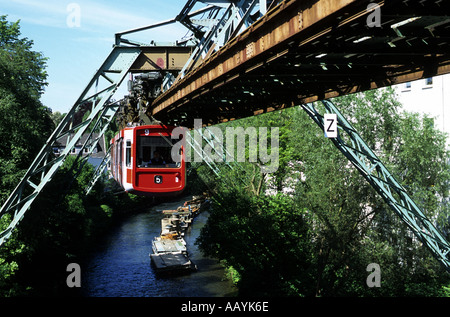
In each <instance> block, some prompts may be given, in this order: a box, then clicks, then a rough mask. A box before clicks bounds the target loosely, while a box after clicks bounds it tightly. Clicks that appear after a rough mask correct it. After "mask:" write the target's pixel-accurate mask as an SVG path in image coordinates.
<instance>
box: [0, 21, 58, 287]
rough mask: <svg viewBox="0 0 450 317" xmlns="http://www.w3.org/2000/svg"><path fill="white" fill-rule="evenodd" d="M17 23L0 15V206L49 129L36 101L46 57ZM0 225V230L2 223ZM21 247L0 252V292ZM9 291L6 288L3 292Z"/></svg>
mask: <svg viewBox="0 0 450 317" xmlns="http://www.w3.org/2000/svg"><path fill="white" fill-rule="evenodd" d="M20 36H21V33H20V25H19V21H17V22H15V23H10V22H8V21H7V19H6V16H0V112H1V113H2V115H1V116H0V138H1V140H2V146H1V147H0V166H1V168H0V179H1V182H0V204H3V203H4V201H5V200H6V199H7V197H8V196H9V194H10V193H11V191H12V190H13V188H14V187H15V186H16V185H17V183H18V182H19V180H20V178H21V176H22V175H23V173H24V172H25V170H26V169H27V168H28V166H29V164H30V163H31V161H32V160H33V159H34V156H35V155H36V153H37V152H38V151H39V150H40V148H41V146H42V144H43V143H44V142H45V140H46V139H47V138H48V136H49V134H50V133H51V131H52V130H53V125H52V122H51V120H50V117H49V113H50V111H49V109H48V108H47V107H44V106H43V105H42V103H41V102H40V101H39V98H40V95H41V93H42V92H43V90H44V87H45V86H46V84H47V83H46V78H47V74H46V72H45V66H46V58H44V57H43V55H42V54H41V53H39V52H35V51H33V50H32V45H33V41H31V40H28V39H27V38H21V37H20ZM7 217H9V215H6V216H5V218H2V219H1V220H0V225H1V224H4V223H5V220H6V218H7ZM24 249H25V247H24V245H23V244H22V243H21V242H19V241H17V240H15V239H11V240H10V241H8V242H7V243H6V244H5V245H4V246H3V247H2V249H1V250H0V271H2V272H3V273H4V274H0V287H1V286H6V289H7V291H5V293H3V292H2V291H1V290H0V294H2V295H6V296H11V295H14V294H16V293H17V292H19V291H18V290H17V287H15V286H12V285H16V286H17V284H13V282H12V281H13V280H14V275H15V273H16V271H17V270H18V267H19V264H18V261H17V260H16V257H18V256H20V255H21V254H23V253H24V252H25V251H24ZM7 286H9V288H8V287H7Z"/></svg>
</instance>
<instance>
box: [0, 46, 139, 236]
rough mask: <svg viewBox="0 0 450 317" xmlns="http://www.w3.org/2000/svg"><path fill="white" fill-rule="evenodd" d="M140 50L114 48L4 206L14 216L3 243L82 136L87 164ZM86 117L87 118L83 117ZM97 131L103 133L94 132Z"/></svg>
mask: <svg viewBox="0 0 450 317" xmlns="http://www.w3.org/2000/svg"><path fill="white" fill-rule="evenodd" d="M140 52H141V50H140V49H139V48H130V47H127V48H123V47H115V48H113V50H112V52H111V53H110V55H109V56H108V57H107V58H106V60H105V62H104V63H103V64H102V66H101V67H100V68H99V70H98V71H97V72H96V73H95V75H94V76H93V78H92V79H91V81H90V82H89V84H88V85H87V87H86V88H85V90H84V91H83V93H82V94H81V96H80V97H79V98H78V100H77V101H76V102H75V104H74V105H73V107H72V108H71V110H70V112H69V113H68V114H67V115H66V117H65V118H64V119H63V120H62V121H61V122H60V124H59V125H58V127H57V128H56V130H55V131H54V132H53V134H52V135H51V136H50V138H49V139H48V140H47V142H46V143H45V145H44V146H43V147H42V149H41V151H40V152H39V154H38V155H37V156H36V158H35V159H34V161H33V163H32V164H31V166H30V167H29V169H28V171H27V172H26V173H25V175H24V176H23V178H22V180H21V181H20V183H19V184H18V185H17V187H16V188H15V190H14V191H13V192H12V194H11V195H10V196H9V198H8V200H7V201H6V202H5V203H4V205H3V206H2V208H1V209H0V217H3V216H4V215H6V214H9V215H11V217H10V218H9V225H8V226H7V228H6V229H5V230H3V231H2V232H1V233H0V245H1V244H2V243H3V242H4V241H5V239H7V238H8V237H9V236H10V235H11V232H12V230H13V229H14V228H15V227H16V225H17V223H18V222H19V221H20V220H21V219H22V217H23V215H24V214H25V212H26V211H27V210H28V208H29V207H30V205H31V204H32V203H33V201H34V199H35V198H36V197H37V196H38V195H39V193H40V192H41V191H42V189H43V188H44V186H45V185H46V184H47V183H48V182H49V181H51V179H52V177H53V175H54V174H55V173H56V171H57V170H58V169H59V167H60V166H61V165H62V164H63V163H64V160H65V158H66V157H67V156H68V155H69V154H70V151H71V150H72V149H73V148H74V147H75V145H76V144H77V142H78V141H79V140H80V139H81V137H82V136H83V135H88V137H87V139H86V141H85V142H84V144H83V146H82V148H81V151H80V155H78V157H77V161H80V160H81V161H80V162H81V164H80V165H83V164H84V163H85V161H86V160H87V158H88V157H89V155H90V154H91V153H92V151H93V149H94V148H96V146H97V144H98V142H99V140H100V137H101V136H102V135H103V133H104V132H105V131H106V129H107V128H108V125H109V123H110V122H111V120H112V119H113V118H114V116H115V114H116V112H117V110H118V106H117V103H115V102H110V99H111V97H112V96H113V95H114V93H115V92H116V90H117V88H118V86H119V85H120V84H121V82H122V81H123V79H124V78H125V76H126V75H127V73H128V71H129V69H130V67H131V66H132V64H133V63H134V61H135V60H136V58H137V57H138V55H139V54H140ZM88 113H89V114H88ZM85 116H87V118H85V119H83V117H85ZM96 131H98V132H99V133H98V134H94V132H96ZM96 135H97V136H96ZM61 142H65V143H66V146H65V149H64V150H63V151H62V153H61V154H60V155H59V156H56V157H55V156H54V154H53V147H54V146H55V145H56V144H58V143H61ZM85 149H86V150H85ZM83 152H84V153H85V154H87V156H84V157H82V156H81V153H83Z"/></svg>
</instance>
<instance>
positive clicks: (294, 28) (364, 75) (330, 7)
mask: <svg viewBox="0 0 450 317" xmlns="http://www.w3.org/2000/svg"><path fill="white" fill-rule="evenodd" d="M371 3H372V4H373V5H376V6H377V7H378V8H379V13H380V15H381V17H380V19H381V23H380V26H375V27H369V26H368V22H367V21H368V17H369V14H370V11H369V10H368V6H369V5H370V4H371ZM446 12H449V11H448V4H443V2H440V1H435V0H434V1H433V0H429V1H427V0H425V1H421V2H413V1H402V0H390V1H388V0H386V1H376V2H375V1H369V0H358V1H356V0H309V1H298V0H297V1H295V0H290V1H289V0H286V1H284V2H282V3H281V4H280V5H278V6H277V7H275V8H274V9H272V10H271V11H269V12H268V13H267V14H266V15H265V16H264V17H262V18H261V19H260V20H258V21H257V22H255V23H254V24H253V25H252V26H250V27H249V28H248V29H247V30H245V31H244V32H243V33H241V34H240V35H239V36H237V37H236V38H234V39H233V40H231V41H230V42H228V43H227V44H226V45H225V46H224V47H222V48H221V49H220V50H219V51H218V52H216V53H215V54H213V55H212V56H211V57H209V58H208V59H207V60H205V61H203V63H202V64H200V65H199V66H198V67H197V68H196V69H194V70H192V71H191V72H190V73H188V74H187V75H186V76H185V77H184V78H183V79H182V80H179V81H178V82H177V83H176V84H174V85H173V86H172V87H171V89H169V90H168V91H166V92H165V93H164V94H162V95H161V96H159V97H158V98H157V99H156V100H155V101H154V102H153V104H152V106H151V107H150V108H151V110H150V115H152V116H154V117H155V118H158V119H160V120H164V121H165V122H173V123H177V124H184V125H186V126H189V124H190V123H189V122H187V120H186V119H184V118H191V120H190V121H192V118H203V122H206V124H215V123H219V122H224V121H228V120H232V119H237V118H241V117H246V116H250V115H254V114H258V113H262V112H267V111H271V110H275V109H280V108H283V107H289V106H292V105H295V104H301V103H306V102H311V101H315V100H322V99H326V98H330V97H336V96H339V95H344V94H349V93H354V92H358V91H363V90H367V89H374V88H379V87H384V86H389V85H393V84H398V83H402V82H406V81H411V80H415V79H419V78H425V77H431V76H436V75H440V74H445V73H448V72H450V58H449V53H448V52H450V41H449V37H448V36H447V35H446V34H447V33H448V32H447V31H448V29H447V28H448V26H449V24H448V23H447V22H450V20H449V17H448V16H447V14H446ZM411 18H414V19H411ZM408 19H411V20H413V21H412V22H411V23H405V24H402V26H401V27H399V29H396V25H399V24H401V23H400V22H402V21H408ZM406 24H407V25H406ZM399 30H400V31H401V32H397V31H399ZM364 39H366V40H364Z"/></svg>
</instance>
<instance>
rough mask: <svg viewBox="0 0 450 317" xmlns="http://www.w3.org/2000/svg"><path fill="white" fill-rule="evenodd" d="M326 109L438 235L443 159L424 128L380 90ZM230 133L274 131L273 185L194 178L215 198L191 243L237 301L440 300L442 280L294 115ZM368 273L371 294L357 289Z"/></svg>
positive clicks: (440, 138)
mask: <svg viewBox="0 0 450 317" xmlns="http://www.w3.org/2000/svg"><path fill="white" fill-rule="evenodd" d="M333 102H334V103H335V104H336V105H337V106H338V108H339V109H341V111H342V112H343V114H344V115H345V116H346V117H347V118H349V119H350V121H351V122H352V123H353V125H354V126H355V128H356V129H357V131H359V133H360V135H361V136H362V138H363V139H364V140H365V141H366V142H367V143H368V144H369V146H371V147H372V149H374V151H375V152H376V153H377V155H378V156H379V157H380V158H381V159H382V160H383V162H384V164H385V165H386V166H387V167H388V168H389V169H390V170H391V172H392V173H393V175H396V177H397V179H398V180H400V181H401V182H402V183H403V184H404V186H405V187H406V188H407V190H408V191H409V192H410V194H411V195H412V197H413V198H414V200H415V201H416V203H417V204H418V205H419V206H420V208H422V209H423V210H424V211H425V213H426V214H427V216H428V217H430V219H437V220H438V225H439V229H440V230H441V231H443V232H444V233H447V232H448V230H449V228H450V226H449V224H448V219H449V204H448V201H449V182H448V179H449V178H450V177H449V176H450V175H449V172H450V166H449V165H448V159H449V153H448V151H446V149H445V139H446V136H445V135H444V134H442V133H441V132H439V131H437V130H436V129H435V128H434V127H433V125H432V119H431V118H428V117H427V116H423V117H420V116H419V115H417V114H411V113H407V112H401V104H399V102H398V101H397V100H396V98H395V93H394V91H393V90H392V89H390V88H388V89H381V90H373V91H368V92H365V93H360V94H354V95H349V96H346V97H342V98H336V99H334V100H333ZM233 124H234V125H235V126H239V125H241V126H243V127H248V126H256V127H258V126H266V127H271V126H277V127H279V131H280V151H279V152H280V168H279V169H278V170H277V171H276V172H275V173H272V174H263V173H261V171H260V169H259V168H258V166H256V165H252V164H249V163H245V164H240V167H241V168H237V167H236V168H235V169H234V170H232V171H227V170H225V169H222V175H221V177H219V178H215V179H213V180H211V176H209V175H207V174H208V169H207V168H206V167H204V166H203V167H202V168H198V169H197V173H198V174H199V175H200V177H202V179H203V180H204V181H205V182H206V183H207V186H209V188H211V189H212V191H213V193H214V204H213V210H212V212H211V215H210V218H209V220H208V223H207V225H206V226H205V228H204V230H203V231H202V234H201V236H200V239H199V242H198V243H199V245H200V247H201V249H202V250H204V251H205V252H206V253H207V254H209V255H212V256H216V257H218V258H219V259H221V260H222V261H224V262H225V263H226V265H228V266H229V267H230V268H231V269H230V271H231V272H234V271H235V272H236V273H237V274H235V276H237V277H238V285H239V289H240V293H241V294H243V295H262V296H264V295H269V296H284V295H288V296H291V295H294V296H446V295H448V285H449V275H448V273H446V272H445V271H444V270H443V268H442V267H441V266H440V264H439V263H438V262H437V261H436V260H435V259H434V258H433V257H432V255H431V253H430V251H429V250H428V249H425V248H423V247H422V245H421V244H420V243H419V242H418V241H417V239H416V238H415V237H414V236H413V234H412V233H411V232H410V231H409V229H408V228H407V227H406V225H405V224H404V223H403V222H402V221H401V220H400V219H399V217H398V216H397V215H396V214H394V213H393V212H392V211H391V209H390V208H389V207H388V205H387V204H386V203H385V202H384V201H383V200H382V198H381V197H380V196H379V195H378V194H377V193H376V192H375V190H374V189H373V188H372V187H371V186H370V185H369V184H368V183H367V182H366V181H365V179H364V178H363V177H362V176H361V175H360V173H359V172H358V171H357V170H356V168H355V167H353V166H352V165H351V164H350V163H349V162H348V161H347V159H346V158H345V157H344V156H343V155H342V154H341V153H340V152H339V151H338V150H337V149H336V148H335V147H334V146H333V144H332V142H329V141H328V140H326V139H325V138H324V137H323V131H321V130H320V129H319V128H318V127H317V125H316V124H315V123H314V122H313V121H312V120H311V119H310V118H309V116H308V115H307V114H306V113H305V112H304V111H303V110H302V109H301V108H300V107H295V108H290V109H286V110H283V111H279V112H274V113H270V114H265V115H260V116H257V117H253V118H248V119H243V120H238V121H235V122H233ZM411 127H414V128H411ZM239 179H240V180H242V182H239V181H238V180H239ZM256 189H258V190H256ZM370 263H378V264H379V265H380V267H381V287H379V288H377V287H375V288H369V287H368V286H367V285H366V279H367V277H368V275H369V272H367V271H366V267H367V266H368V264H370Z"/></svg>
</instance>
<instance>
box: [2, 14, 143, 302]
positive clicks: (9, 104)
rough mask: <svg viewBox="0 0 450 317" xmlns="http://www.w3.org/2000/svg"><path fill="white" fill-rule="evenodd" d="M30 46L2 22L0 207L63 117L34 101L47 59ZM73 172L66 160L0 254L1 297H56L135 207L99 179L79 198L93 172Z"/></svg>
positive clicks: (74, 168)
mask: <svg viewBox="0 0 450 317" xmlns="http://www.w3.org/2000/svg"><path fill="white" fill-rule="evenodd" d="M32 45H33V42H32V41H30V40H28V39H26V38H21V35H20V26H19V22H15V23H9V22H7V20H6V16H0V111H1V113H2V116H0V137H1V138H2V146H1V147H0V166H1V168H0V204H3V203H4V202H5V201H6V199H7V198H8V196H9V195H10V193H11V192H12V190H13V189H14V187H15V186H17V184H18V183H19V181H20V179H21V177H22V176H23V175H24V173H25V171H26V169H27V168H28V167H29V166H30V164H31V162H32V160H33V159H34V158H35V156H36V154H37V153H38V151H39V150H40V149H41V147H42V146H43V144H44V143H45V141H46V140H47V139H48V137H49V135H50V134H51V133H52V131H53V130H54V128H55V126H56V125H57V124H58V123H59V121H60V120H61V119H62V116H63V115H61V114H59V113H54V114H51V111H50V110H49V108H47V107H44V106H43V105H42V103H41V102H40V100H39V98H40V95H41V93H42V92H43V90H44V87H45V86H46V77H47V74H46V72H45V66H46V65H45V63H46V58H44V57H43V56H42V54H41V53H39V52H34V51H33V50H32ZM79 167H80V166H79V163H75V157H71V156H69V157H67V158H66V159H65V162H64V164H63V166H62V167H61V168H60V169H59V171H58V172H57V173H56V174H55V175H54V176H53V178H52V181H51V182H49V183H48V184H47V185H46V186H45V187H44V189H43V190H42V192H41V193H40V195H39V196H38V197H37V198H36V200H35V201H34V203H33V205H32V206H31V208H30V209H29V210H28V211H27V213H26V215H25V217H24V218H23V219H22V220H21V222H20V223H19V226H18V227H17V228H16V229H15V231H14V232H13V235H12V236H11V238H9V239H8V240H7V241H6V242H5V243H4V244H3V245H2V247H1V248H0V296H2V297H3V296H24V295H26V296H28V295H35V294H38V295H41V296H42V295H61V293H60V291H61V289H62V290H64V289H67V287H66V285H65V284H64V285H60V284H61V283H64V282H65V278H66V276H65V274H66V272H65V267H66V266H67V264H68V263H70V262H77V261H78V260H79V259H80V257H81V256H82V255H83V253H84V252H86V251H87V250H88V249H89V248H88V246H89V245H90V243H91V242H92V241H93V240H94V239H95V238H96V237H98V236H99V235H100V234H102V233H103V232H104V231H105V230H107V229H108V228H109V227H110V225H111V224H112V223H113V221H114V220H115V218H116V215H117V214H119V215H120V214H122V213H123V211H122V210H121V209H123V206H124V205H125V204H128V206H133V204H137V203H139V202H140V201H141V200H140V199H139V198H137V197H128V196H126V195H125V196H123V197H120V198H119V197H117V196H114V195H112V194H111V192H108V191H106V190H105V186H109V184H108V182H107V180H105V179H102V180H101V181H99V182H97V184H96V186H95V187H94V189H93V190H92V191H91V193H90V195H89V196H85V193H84V189H85V188H86V186H87V185H88V184H89V181H90V180H91V178H92V172H93V167H92V166H91V165H90V164H86V165H84V166H83V168H81V169H80V173H79V174H78V175H76V171H77V170H79V169H78V168H79ZM75 176H77V177H76V178H75ZM118 211H120V212H118ZM10 221H11V215H4V216H3V217H2V218H1V219H0V228H1V229H4V228H5V227H6V226H7V225H8V224H9V223H10Z"/></svg>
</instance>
